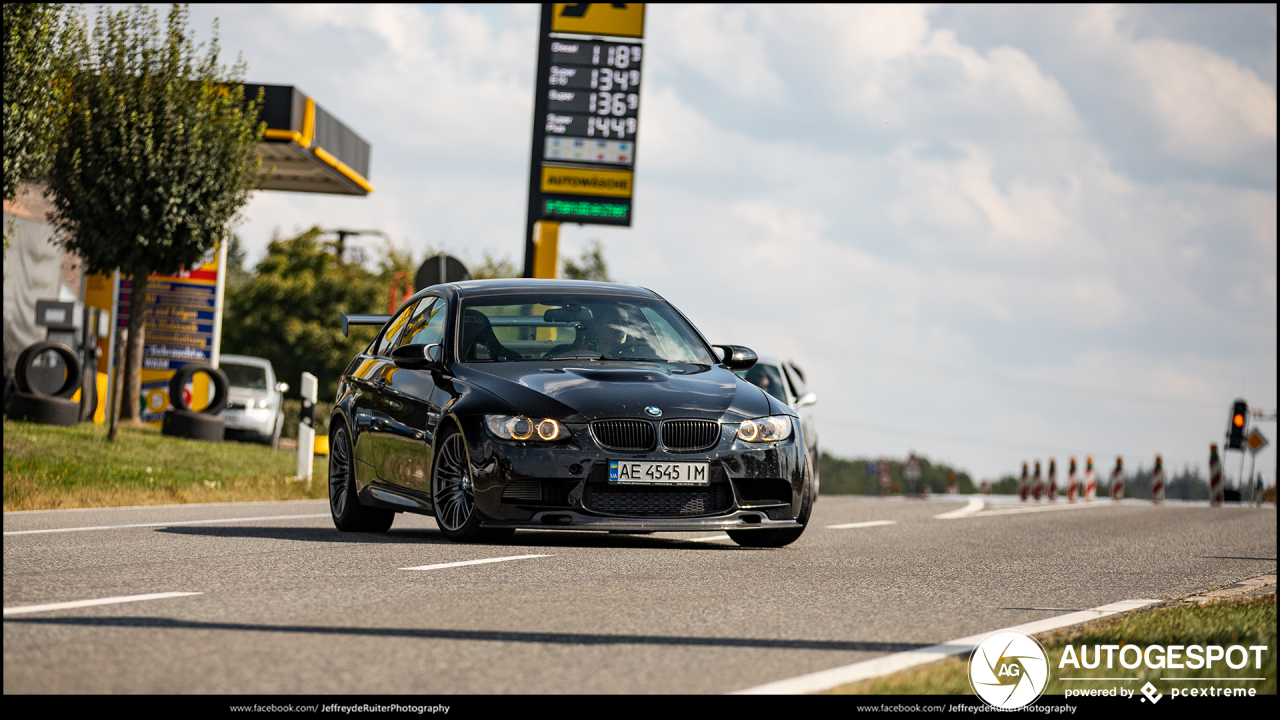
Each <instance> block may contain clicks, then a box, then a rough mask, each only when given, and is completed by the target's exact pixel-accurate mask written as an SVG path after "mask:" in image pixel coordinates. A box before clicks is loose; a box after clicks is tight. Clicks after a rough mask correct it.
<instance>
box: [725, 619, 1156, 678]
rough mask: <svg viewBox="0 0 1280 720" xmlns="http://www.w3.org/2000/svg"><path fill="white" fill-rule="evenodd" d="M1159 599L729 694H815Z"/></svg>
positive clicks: (1016, 627) (1025, 625) (1031, 624)
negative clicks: (985, 642) (1010, 635)
mask: <svg viewBox="0 0 1280 720" xmlns="http://www.w3.org/2000/svg"><path fill="white" fill-rule="evenodd" d="M1159 602H1161V601H1160V600H1147V599H1139V600H1121V601H1120V602H1114V603H1110V604H1108V605H1102V606H1099V607H1096V608H1092V609H1089V610H1081V611H1079V612H1073V613H1068V614H1066V615H1059V616H1058V617H1053V618H1047V619H1044V620H1036V621H1033V622H1029V623H1023V624H1021V625H1014V626H1013V627H1009V628H1000V629H996V630H991V631H990V632H985V633H982V634H980V635H970V636H968V637H962V638H957V639H955V640H949V641H947V642H944V643H939V644H937V645H930V646H929V647H924V648H919V649H917V650H909V651H907V652H900V653H893V654H890V655H885V656H883V657H878V658H874V659H872V660H864V661H862V662H856V663H853V664H852V665H845V666H844V667H838V668H832V669H830V670H821V671H819V672H816V673H810V674H808V675H801V676H799V677H794V678H789V679H787V680H778V681H776V682H771V683H766V684H764V685H757V686H756V687H752V688H747V689H745V690H738V691H736V692H732V693H729V694H730V695H801V694H806V693H817V692H822V691H824V690H830V689H831V688H834V687H838V686H840V685H845V684H848V683H851V682H858V681H860V680H870V679H871V678H876V677H880V676H881V675H888V674H890V673H895V672H898V671H899V670H906V669H907V668H912V667H915V666H917V665H924V664H926V663H931V662H937V661H938V660H945V659H946V658H949V657H951V656H953V655H963V654H964V653H967V652H972V651H973V649H974V648H975V647H977V646H978V644H979V643H981V642H982V639H983V638H985V637H987V636H988V635H990V634H991V633H996V632H1004V631H1005V630H1017V631H1020V632H1024V633H1026V634H1028V635H1035V634H1036V633H1042V632H1048V631H1049V630H1057V629H1058V628H1064V627H1067V626H1069V625H1079V624H1080V623H1083V622H1088V621H1090V620H1097V619H1098V618H1104V617H1107V616H1109V615H1115V614H1117V613H1122V612H1128V611H1130V610H1136V609H1138V608H1142V607H1147V606H1148V605H1155V604H1157V603H1159Z"/></svg>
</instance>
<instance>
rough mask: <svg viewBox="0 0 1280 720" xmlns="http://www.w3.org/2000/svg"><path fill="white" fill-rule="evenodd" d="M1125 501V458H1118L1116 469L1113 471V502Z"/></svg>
mask: <svg viewBox="0 0 1280 720" xmlns="http://www.w3.org/2000/svg"><path fill="white" fill-rule="evenodd" d="M1123 499H1124V458H1121V457H1117V458H1116V469H1115V470H1112V471H1111V501H1112V502H1120V501H1121V500H1123Z"/></svg>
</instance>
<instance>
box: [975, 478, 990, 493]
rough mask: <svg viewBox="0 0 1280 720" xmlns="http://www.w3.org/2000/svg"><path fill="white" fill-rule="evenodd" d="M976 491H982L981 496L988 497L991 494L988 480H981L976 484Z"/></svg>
mask: <svg viewBox="0 0 1280 720" xmlns="http://www.w3.org/2000/svg"><path fill="white" fill-rule="evenodd" d="M978 489H979V490H981V491H982V494H983V495H990V494H991V481H990V480H983V481H982V482H981V483H979V484H978Z"/></svg>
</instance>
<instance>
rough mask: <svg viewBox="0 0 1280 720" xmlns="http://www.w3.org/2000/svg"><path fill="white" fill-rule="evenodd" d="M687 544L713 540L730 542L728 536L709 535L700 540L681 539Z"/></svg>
mask: <svg viewBox="0 0 1280 720" xmlns="http://www.w3.org/2000/svg"><path fill="white" fill-rule="evenodd" d="M680 539H682V540H684V541H685V542H711V541H712V540H729V539H730V538H729V536H728V535H708V536H707V537H700V538H680Z"/></svg>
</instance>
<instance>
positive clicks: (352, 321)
mask: <svg viewBox="0 0 1280 720" xmlns="http://www.w3.org/2000/svg"><path fill="white" fill-rule="evenodd" d="M338 318H339V319H340V320H341V321H342V337H347V328H348V327H349V326H351V325H373V326H376V327H382V326H383V325H386V324H387V321H388V320H390V319H391V316H390V315H369V314H363V313H362V314H351V315H348V314H346V313H344V312H340V313H338Z"/></svg>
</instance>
